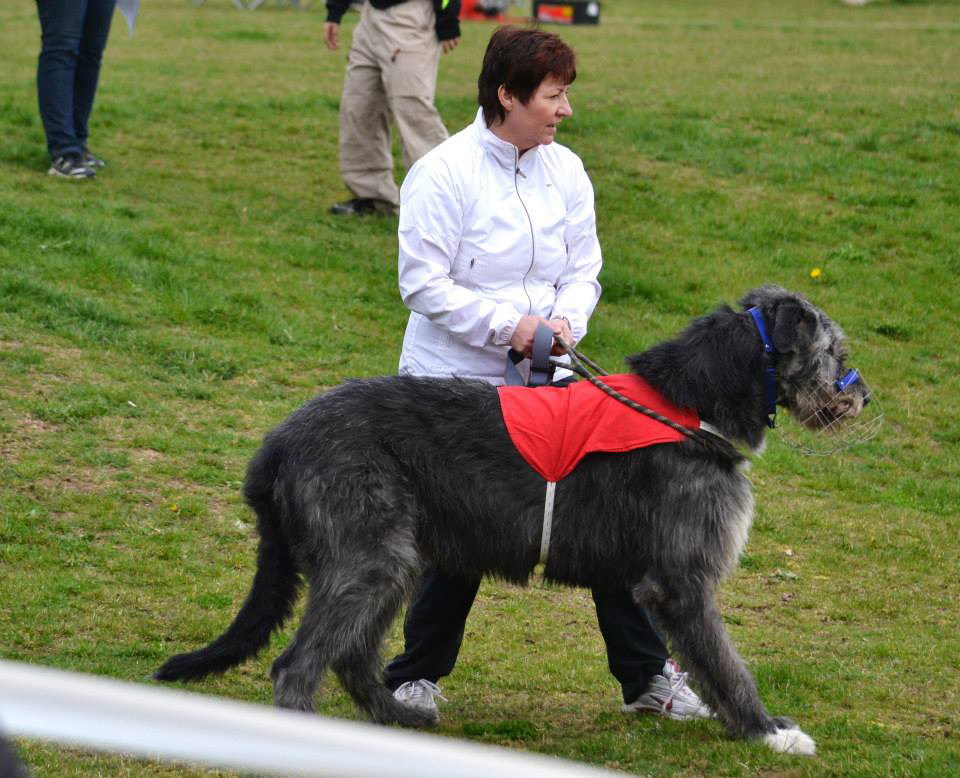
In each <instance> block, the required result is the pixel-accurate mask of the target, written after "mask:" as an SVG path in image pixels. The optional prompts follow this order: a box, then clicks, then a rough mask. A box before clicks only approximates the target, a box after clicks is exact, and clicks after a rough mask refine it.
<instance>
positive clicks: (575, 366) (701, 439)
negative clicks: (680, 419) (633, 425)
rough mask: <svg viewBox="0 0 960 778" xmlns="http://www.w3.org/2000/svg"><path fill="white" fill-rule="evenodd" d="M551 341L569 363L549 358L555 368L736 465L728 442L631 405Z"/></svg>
mask: <svg viewBox="0 0 960 778" xmlns="http://www.w3.org/2000/svg"><path fill="white" fill-rule="evenodd" d="M554 339H555V340H556V341H557V343H558V344H560V347H561V348H562V349H563V350H564V351H565V352H566V353H567V354H568V355H569V357H570V359H571V360H572V361H571V362H570V363H569V364H568V363H566V362H562V361H561V360H558V359H554V358H553V357H551V359H550V361H551V362H552V363H553V364H554V365H555V366H557V367H562V368H565V369H566V370H572V371H573V372H574V373H576V374H577V375H579V376H581V377H583V378H585V379H586V380H588V381H589V382H590V383H591V384H593V385H594V386H595V387H597V388H598V389H600V390H601V391H603V392H606V393H607V394H608V395H609V396H610V397H612V398H614V399H615V400H617V401H619V402H621V403H623V404H624V405H626V406H627V407H628V408H631V409H632V410H634V411H636V412H637V413H642V414H643V415H644V416H648V417H649V418H651V419H654V420H655V421H658V422H660V423H661V424H665V425H666V426H668V427H670V428H671V429H673V430H676V431H677V432H679V433H680V434H681V435H684V436H686V437H687V438H688V439H689V440H692V441H695V442H696V443H699V444H700V445H701V446H703V447H704V448H705V449H706V450H708V451H710V452H712V453H715V454H720V455H722V456H725V457H727V458H729V459H731V460H733V461H739V460H741V459H742V458H743V456H742V455H741V454H740V452H739V451H737V449H736V448H734V447H733V445H732V444H731V443H730V442H729V441H727V440H725V439H724V438H721V437H720V436H718V435H714V434H712V433H710V432H707V431H706V430H703V429H690V428H689V427H684V426H683V425H682V424H677V423H676V422H675V421H674V420H673V419H669V418H667V417H666V416H664V415H663V414H660V413H657V412H656V411H655V410H653V409H651V408H647V407H646V406H645V405H640V404H639V403H637V402H634V401H633V400H631V399H630V398H629V397H627V396H626V395H623V394H621V393H620V392H618V391H617V390H616V389H614V388H613V387H611V386H608V385H607V384H605V383H604V382H603V381H601V380H600V379H599V378H597V376H596V375H593V374H591V373H590V371H589V370H587V368H586V367H584V363H587V364H588V365H589V366H590V368H591V369H592V370H593V372H594V373H597V374H599V375H610V374H609V373H608V372H607V371H606V370H604V369H603V368H601V367H600V366H599V365H597V364H596V363H595V362H593V361H592V360H591V359H590V358H588V357H587V356H586V355H584V354H583V353H581V352H580V351H577V349H575V348H574V347H573V346H571V345H570V344H569V343H567V342H566V341H565V340H564V339H563V338H562V337H560V336H559V335H556V334H555V335H554Z"/></svg>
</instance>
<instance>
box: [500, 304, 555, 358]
mask: <svg viewBox="0 0 960 778" xmlns="http://www.w3.org/2000/svg"><path fill="white" fill-rule="evenodd" d="M538 324H546V325H547V326H548V327H550V328H551V329H553V327H552V326H551V324H550V322H548V321H547V320H546V319H544V318H543V317H542V316H530V315H529V314H527V315H526V316H521V317H520V321H519V322H517V327H516V329H515V330H514V331H513V336H512V337H511V338H510V347H511V348H512V349H513V350H514V351H519V352H520V353H521V354H523V355H524V356H525V357H527V358H529V357H530V355H531V354H532V353H533V338H534V336H535V335H536V334H537V325H538Z"/></svg>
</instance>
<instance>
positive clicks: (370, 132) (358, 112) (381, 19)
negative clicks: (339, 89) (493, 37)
mask: <svg viewBox="0 0 960 778" xmlns="http://www.w3.org/2000/svg"><path fill="white" fill-rule="evenodd" d="M349 5H350V0H327V21H326V23H325V24H324V28H323V34H324V41H325V42H326V45H327V48H328V49H330V50H331V51H336V50H337V49H338V48H339V46H340V19H341V18H342V17H343V14H344V12H345V11H346V10H347V8H348V7H349ZM459 14H460V0H367V2H365V3H364V4H363V9H362V10H361V12H360V22H359V24H357V26H356V29H354V31H353V39H352V41H351V44H350V54H349V57H348V59H347V73H346V75H345V76H344V79H343V95H342V97H341V98H340V174H341V175H342V177H343V182H344V184H346V187H347V189H349V190H350V191H351V192H352V193H353V195H354V196H353V198H352V199H351V200H348V201H347V202H343V203H335V204H334V205H333V206H332V207H331V208H330V211H331V212H332V213H336V214H354V215H355V214H374V213H396V211H397V207H398V205H399V204H400V193H399V190H398V189H397V183H396V181H395V180H394V178H393V153H392V150H391V144H390V119H391V118H392V119H393V121H394V123H395V124H396V127H397V130H398V132H399V135H400V145H401V148H402V151H403V162H404V165H405V166H406V167H408V168H409V167H410V165H412V164H413V163H414V162H416V161H417V160H418V159H420V157H422V156H423V155H424V154H426V153H427V152H428V151H430V149H432V148H433V147H434V146H436V145H437V144H438V143H441V142H443V141H444V140H446V139H447V128H446V127H445V126H444V124H443V121H442V120H441V119H440V114H439V112H438V111H437V109H436V107H435V106H434V104H433V96H434V93H435V91H436V88H437V69H438V66H439V62H440V53H441V51H442V52H443V53H447V52H449V51H452V50H453V49H454V48H456V46H457V43H458V42H459V40H460V21H459V18H458V17H459Z"/></svg>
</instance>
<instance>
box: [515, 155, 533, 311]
mask: <svg viewBox="0 0 960 778" xmlns="http://www.w3.org/2000/svg"><path fill="white" fill-rule="evenodd" d="M513 153H514V165H513V188H514V190H515V191H516V193H517V199H518V200H519V201H520V205H521V206H522V207H523V212H524V213H525V214H526V215H527V224H529V225H530V265H529V267H527V270H526V272H525V273H524V274H523V282H522V286H523V293H524V294H525V295H526V296H527V315H528V316H529V315H530V313H531V311H533V298H531V297H530V292H528V291H527V276H529V275H530V271H531V270H533V264H534V262H535V261H536V257H537V244H536V239H535V236H534V232H533V219H531V218H530V211H528V210H527V204H526V203H525V202H523V197H522V196H521V195H520V183H519V181H518V177H519V176H523V173H521V172H520V150H519V149H517V148H514V151H513ZM523 177H524V178H526V176H523Z"/></svg>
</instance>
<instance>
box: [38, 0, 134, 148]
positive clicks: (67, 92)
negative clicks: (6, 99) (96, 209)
mask: <svg viewBox="0 0 960 778" xmlns="http://www.w3.org/2000/svg"><path fill="white" fill-rule="evenodd" d="M116 3H117V0H37V13H38V15H39V16H40V33H41V41H42V47H41V49H40V59H39V62H38V64H37V97H38V100H39V103H40V118H41V119H42V120H43V130H44V132H45V133H46V136H47V149H48V150H49V151H50V156H51V157H52V158H54V159H56V158H57V157H59V156H61V155H63V154H67V153H71V152H74V153H80V152H82V151H83V150H84V149H86V147H87V135H88V131H87V121H88V119H89V118H90V111H91V110H92V108H93V98H94V95H95V94H96V92H97V80H98V79H99V77H100V62H101V60H102V59H103V50H104V48H105V47H106V45H107V36H108V35H109V34H110V22H111V20H112V19H113V9H114V7H115V6H116Z"/></svg>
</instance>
